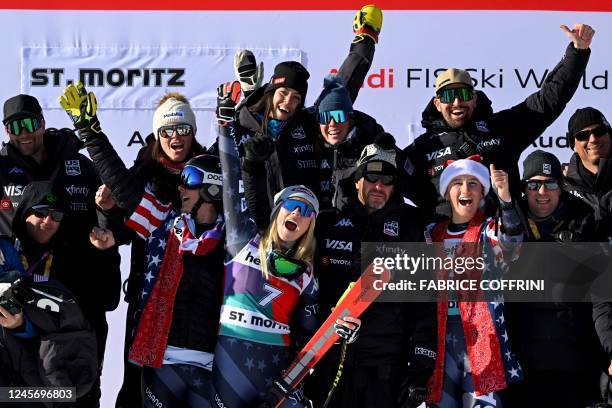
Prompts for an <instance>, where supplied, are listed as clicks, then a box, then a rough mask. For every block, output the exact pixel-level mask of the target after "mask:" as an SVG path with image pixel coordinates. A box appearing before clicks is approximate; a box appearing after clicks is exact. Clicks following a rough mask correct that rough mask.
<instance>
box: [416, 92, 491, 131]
mask: <svg viewBox="0 0 612 408" xmlns="http://www.w3.org/2000/svg"><path fill="white" fill-rule="evenodd" d="M475 92H476V95H477V97H476V98H477V101H476V109H474V114H473V115H472V118H471V119H470V122H468V123H471V122H473V121H475V120H488V119H490V118H491V116H493V107H492V106H491V100H490V99H489V98H488V97H487V95H486V94H485V93H484V92H482V91H475ZM433 101H434V98H431V100H430V101H429V103H428V104H427V106H426V107H425V110H423V113H422V114H421V125H422V126H423V127H424V128H425V129H432V128H433V129H440V128H449V126H448V125H447V124H446V122H445V121H444V118H443V117H442V114H441V113H440V112H438V109H436V105H434V102H433Z"/></svg>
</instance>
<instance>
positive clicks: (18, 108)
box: [2, 94, 43, 123]
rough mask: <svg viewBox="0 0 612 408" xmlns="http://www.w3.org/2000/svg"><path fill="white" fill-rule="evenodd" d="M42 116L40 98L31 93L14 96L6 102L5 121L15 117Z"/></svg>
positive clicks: (3, 120)
mask: <svg viewBox="0 0 612 408" xmlns="http://www.w3.org/2000/svg"><path fill="white" fill-rule="evenodd" d="M31 116H33V117H35V118H42V117H43V114H42V108H41V107H40V104H39V103H38V99H36V98H35V97H33V96H30V95H24V94H20V95H17V96H13V97H12V98H9V99H7V100H6V102H4V119H2V122H3V123H6V122H8V121H10V120H13V119H20V118H25V117H31Z"/></svg>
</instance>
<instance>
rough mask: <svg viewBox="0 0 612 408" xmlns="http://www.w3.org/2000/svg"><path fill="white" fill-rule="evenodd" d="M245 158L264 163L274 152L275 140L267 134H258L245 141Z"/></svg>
mask: <svg viewBox="0 0 612 408" xmlns="http://www.w3.org/2000/svg"><path fill="white" fill-rule="evenodd" d="M244 152H245V159H246V160H247V161H251V162H257V163H263V162H265V161H266V160H268V157H270V155H271V154H272V153H273V152H274V140H272V138H271V137H270V136H267V135H258V136H254V137H251V138H249V139H247V141H246V142H244Z"/></svg>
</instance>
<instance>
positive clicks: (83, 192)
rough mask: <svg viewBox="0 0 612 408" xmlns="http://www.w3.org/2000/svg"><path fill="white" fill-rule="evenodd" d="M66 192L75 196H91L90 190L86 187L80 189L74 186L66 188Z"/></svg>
mask: <svg viewBox="0 0 612 408" xmlns="http://www.w3.org/2000/svg"><path fill="white" fill-rule="evenodd" d="M66 192H67V193H68V194H70V195H74V194H80V195H87V194H89V188H88V187H85V186H81V187H78V186H75V185H74V184H73V185H71V186H70V187H66Z"/></svg>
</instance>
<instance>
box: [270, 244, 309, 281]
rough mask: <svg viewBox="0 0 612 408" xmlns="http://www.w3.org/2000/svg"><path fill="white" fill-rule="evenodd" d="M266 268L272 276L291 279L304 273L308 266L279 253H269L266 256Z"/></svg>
mask: <svg viewBox="0 0 612 408" xmlns="http://www.w3.org/2000/svg"><path fill="white" fill-rule="evenodd" d="M268 268H269V269H270V272H271V273H272V275H274V276H278V277H281V278H285V279H293V278H296V277H298V276H299V275H301V274H302V273H304V272H305V271H306V269H307V268H308V266H307V265H306V264H305V263H304V262H302V261H299V260H297V259H293V258H290V257H288V256H287V255H285V254H283V253H282V252H280V251H271V252H270V253H269V254H268Z"/></svg>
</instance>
